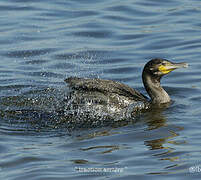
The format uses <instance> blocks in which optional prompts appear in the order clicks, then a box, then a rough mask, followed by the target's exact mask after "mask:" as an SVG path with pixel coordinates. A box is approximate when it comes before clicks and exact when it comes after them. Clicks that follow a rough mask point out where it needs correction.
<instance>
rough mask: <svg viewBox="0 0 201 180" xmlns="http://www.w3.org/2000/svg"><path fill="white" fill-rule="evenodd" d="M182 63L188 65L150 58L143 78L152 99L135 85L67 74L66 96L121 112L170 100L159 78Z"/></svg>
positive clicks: (101, 108) (79, 101)
mask: <svg viewBox="0 0 201 180" xmlns="http://www.w3.org/2000/svg"><path fill="white" fill-rule="evenodd" d="M181 67H187V64H186V63H172V62H170V61H168V60H165V59H152V60H151V61H149V62H148V63H147V64H146V65H145V66H144V69H143V72H142V80H143V83H144V86H145V89H146V91H147V93H148V94H149V96H150V98H151V100H149V99H148V98H147V97H146V96H144V95H143V94H141V93H140V92H138V91H136V90H135V89H133V88H130V87H129V86H127V85H125V84H122V83H120V82H115V81H112V80H103V79H85V78H78V77H69V78H67V79H66V80H65V82H67V83H68V84H69V87H70V88H71V89H72V92H71V95H70V96H69V100H71V103H72V104H74V105H76V107H79V106H80V105H81V106H85V105H87V106H88V107H91V108H95V109H96V110H101V111H103V112H110V111H111V112H121V111H122V110H125V109H128V108H132V110H133V111H136V109H137V110H138V109H143V108H145V107H147V104H149V105H150V104H162V103H168V102H170V100H171V99H170V97H169V95H168V94H167V92H166V91H165V90H164V89H163V88H162V87H161V85H160V79H161V77H162V76H163V75H165V74H168V73H169V72H171V71H173V70H175V69H177V68H181Z"/></svg>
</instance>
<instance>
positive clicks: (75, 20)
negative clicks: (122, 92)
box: [0, 0, 201, 180]
mask: <svg viewBox="0 0 201 180" xmlns="http://www.w3.org/2000/svg"><path fill="white" fill-rule="evenodd" d="M200 17H201V2H200V1H197V0H183V1H179V0H174V1H173V0H166V1H159V0H133V1H131V0H124V1H117V0H101V1H100V0H93V1H92V0H68V1H65V0H58V1H50V0H49V1H48V0H46V1H38V0H34V1H32V0H1V2H0V179H5V180H21V179H29V180H46V179H48V180H50V179H52V180H57V179H58V180H60V179H62V180H64V179H76V180H77V179H112V180H114V179H115V180H116V179H143V180H144V179H154V180H161V179H171V180H174V179H183V180H185V179H186V180H189V179H193V180H194V179H200V178H201V148H200V147H201V141H200V139H201V119H200V117H201V73H200V68H201V59H200V58H201V19H200ZM154 57H161V58H166V59H169V60H172V61H174V62H187V63H188V64H189V68H188V69H180V70H177V71H175V72H172V73H171V74H169V75H168V76H166V77H164V78H163V80H162V84H163V85H164V87H165V89H166V90H167V91H168V93H169V94H170V96H171V98H172V100H173V104H171V106H170V107H169V108H167V109H164V110H161V111H152V112H147V113H142V114H141V115H140V116H139V117H138V118H136V121H135V122H125V123H122V122H121V123H115V124H110V125H108V126H102V127H90V128H87V127H79V128H76V129H71V128H68V127H69V124H68V123H66V122H65V119H63V118H62V117H58V116H57V113H56V109H57V108H58V107H60V106H61V105H62V100H63V98H64V97H65V95H66V92H67V89H68V87H67V86H66V84H65V83H64V79H65V78H67V77H69V76H79V77H99V78H104V79H112V80H116V81H120V82H122V83H125V84H127V85H129V86H131V87H133V88H136V89H137V90H139V91H141V92H142V93H144V94H146V92H145V90H144V87H143V84H142V80H141V72H142V69H143V66H144V64H145V63H146V62H147V61H148V60H150V59H151V58H154Z"/></svg>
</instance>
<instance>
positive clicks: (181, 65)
mask: <svg viewBox="0 0 201 180" xmlns="http://www.w3.org/2000/svg"><path fill="white" fill-rule="evenodd" d="M187 67H188V64H187V63H172V62H168V63H166V64H165V65H160V66H159V67H158V70H159V71H160V72H162V73H163V74H168V73H170V72H171V71H173V70H175V69H178V68H187Z"/></svg>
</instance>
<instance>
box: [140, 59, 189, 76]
mask: <svg viewBox="0 0 201 180" xmlns="http://www.w3.org/2000/svg"><path fill="white" fill-rule="evenodd" d="M182 67H188V64H187V63H173V62H171V61H169V60H166V59H159V58H156V59H152V60H150V61H149V62H148V63H147V64H146V65H145V67H144V70H143V72H146V73H148V74H149V75H151V76H153V77H158V78H161V77H162V76H163V75H165V74H168V73H170V72H171V71H173V70H175V69H178V68H182Z"/></svg>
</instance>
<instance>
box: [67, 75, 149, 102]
mask: <svg viewBox="0 0 201 180" xmlns="http://www.w3.org/2000/svg"><path fill="white" fill-rule="evenodd" d="M64 81H65V82H66V83H68V84H69V87H71V88H72V89H75V90H87V91H98V92H102V93H115V94H119V95H121V96H125V97H128V98H131V99H133V100H140V101H142V100H145V101H146V100H147V99H148V98H147V97H146V96H144V95H143V94H141V93H140V92H138V91H136V90H135V89H133V88H130V87H129V86H127V85H125V84H122V83H120V82H115V81H112V80H104V79H85V78H78V77H69V78H67V79H65V80H64Z"/></svg>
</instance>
